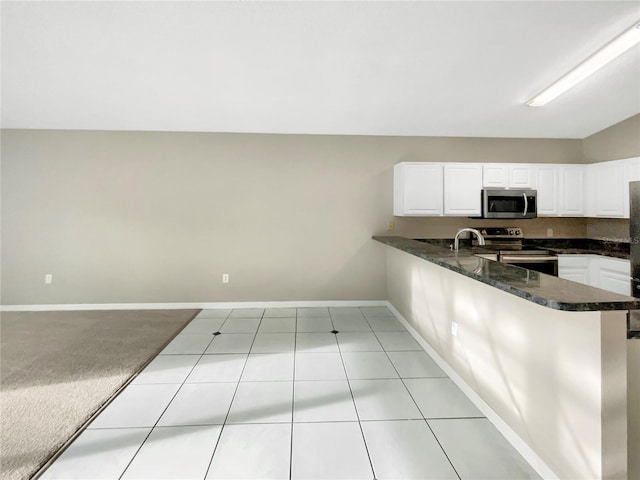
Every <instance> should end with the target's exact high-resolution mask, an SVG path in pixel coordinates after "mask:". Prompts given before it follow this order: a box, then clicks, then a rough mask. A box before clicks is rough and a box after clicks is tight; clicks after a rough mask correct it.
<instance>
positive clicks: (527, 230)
mask: <svg viewBox="0 0 640 480" xmlns="http://www.w3.org/2000/svg"><path fill="white" fill-rule="evenodd" d="M587 222H588V220H587V219H586V218H566V217H563V218H553V217H548V218H545V217H538V218H535V219H530V220H490V219H470V218H465V217H462V218H459V217H446V218H429V217H423V218H412V217H396V218H395V232H396V233H397V234H398V235H400V236H403V237H409V238H453V236H454V235H455V233H456V232H457V231H458V230H459V229H460V228H463V227H491V226H496V227H504V226H508V227H520V228H522V230H523V232H524V234H525V236H526V237H527V238H547V237H549V236H551V237H553V238H584V237H585V236H587ZM549 229H551V232H549V231H548V230H549ZM549 233H551V235H548V234H549ZM627 236H628V232H627Z"/></svg>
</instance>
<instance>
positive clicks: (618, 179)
mask: <svg viewBox="0 0 640 480" xmlns="http://www.w3.org/2000/svg"><path fill="white" fill-rule="evenodd" d="M589 167H590V168H593V170H592V173H593V183H594V185H593V186H594V191H593V196H594V202H595V205H594V206H595V212H594V214H595V216H596V217H609V218H612V217H624V212H625V205H624V200H625V195H624V191H625V189H628V188H629V185H628V184H627V183H626V182H625V177H626V174H625V164H624V163H623V162H618V161H616V162H604V163H599V164H595V165H590V166H589Z"/></svg>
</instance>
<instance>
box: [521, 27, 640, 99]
mask: <svg viewBox="0 0 640 480" xmlns="http://www.w3.org/2000/svg"><path fill="white" fill-rule="evenodd" d="M638 42H640V23H637V24H635V25H634V26H633V27H631V28H630V29H629V30H627V31H626V32H624V33H623V34H621V35H620V36H618V37H616V38H615V39H614V40H612V41H611V42H610V43H608V44H607V45H605V46H604V47H602V48H601V49H600V50H598V51H597V52H596V53H594V54H593V55H591V56H590V57H589V58H587V59H586V60H585V61H584V62H582V63H581V64H580V65H578V66H577V67H576V68H574V69H573V70H571V71H570V72H569V73H567V74H566V75H565V76H564V77H562V78H560V80H558V81H557V82H555V83H554V84H552V85H551V86H549V87H547V88H546V89H545V90H543V91H542V92H540V93H539V94H538V95H536V96H535V97H533V98H532V99H531V100H529V101H528V102H527V105H529V106H530V107H541V106H542V105H545V104H546V103H548V102H550V101H551V100H553V99H554V98H556V97H557V96H559V95H561V94H563V93H564V92H566V91H567V90H569V89H570V88H571V87H573V86H574V85H575V84H577V83H579V82H581V81H582V80H584V79H585V78H587V77H588V76H589V75H591V74H592V73H593V72H595V71H596V70H598V69H600V68H602V67H604V66H605V65H606V64H607V63H609V62H610V61H611V60H613V59H614V58H616V57H617V56H618V55H621V54H622V53H624V52H626V51H627V50H629V49H630V48H631V47H633V46H634V45H635V44H637V43H638Z"/></svg>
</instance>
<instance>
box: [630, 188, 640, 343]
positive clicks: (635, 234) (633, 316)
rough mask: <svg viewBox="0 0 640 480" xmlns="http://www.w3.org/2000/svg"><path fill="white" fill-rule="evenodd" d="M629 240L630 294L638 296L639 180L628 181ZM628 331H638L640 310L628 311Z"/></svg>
mask: <svg viewBox="0 0 640 480" xmlns="http://www.w3.org/2000/svg"><path fill="white" fill-rule="evenodd" d="M629 200H630V202H631V204H630V209H629V237H630V238H629V241H630V243H631V256H630V258H631V295H633V296H634V297H640V182H629ZM628 327H629V332H638V333H640V311H639V310H633V311H631V312H629V325H628Z"/></svg>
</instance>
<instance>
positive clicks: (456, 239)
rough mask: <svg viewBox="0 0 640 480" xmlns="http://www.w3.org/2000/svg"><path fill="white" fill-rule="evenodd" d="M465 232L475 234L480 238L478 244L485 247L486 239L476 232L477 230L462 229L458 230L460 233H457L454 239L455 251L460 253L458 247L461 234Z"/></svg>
mask: <svg viewBox="0 0 640 480" xmlns="http://www.w3.org/2000/svg"><path fill="white" fill-rule="evenodd" d="M464 232H471V233H473V234H474V235H475V236H476V237H478V243H479V244H480V245H484V244H485V243H484V237H483V236H482V234H481V233H480V232H479V231H478V230H476V229H475V228H462V229H460V230H458V233H456V237H455V238H454V239H453V249H454V250H455V251H458V247H459V244H460V234H461V233H464Z"/></svg>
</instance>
